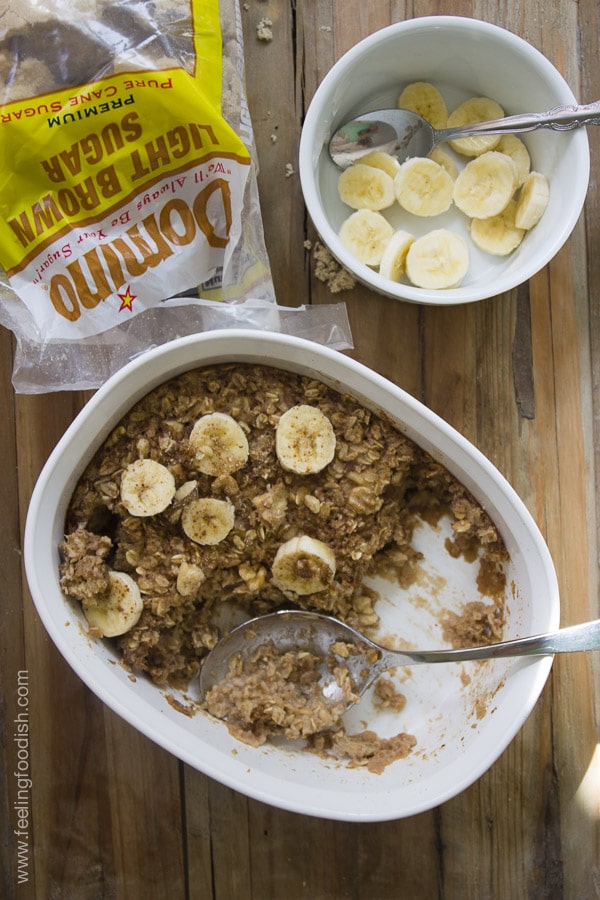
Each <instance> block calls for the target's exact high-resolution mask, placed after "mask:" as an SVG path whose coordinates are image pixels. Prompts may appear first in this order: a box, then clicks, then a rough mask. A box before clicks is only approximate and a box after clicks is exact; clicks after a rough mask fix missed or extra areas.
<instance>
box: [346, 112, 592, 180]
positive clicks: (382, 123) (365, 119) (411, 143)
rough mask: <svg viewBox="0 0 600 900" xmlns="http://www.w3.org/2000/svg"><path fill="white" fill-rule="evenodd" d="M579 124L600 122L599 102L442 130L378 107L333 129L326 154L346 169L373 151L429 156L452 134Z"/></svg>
mask: <svg viewBox="0 0 600 900" xmlns="http://www.w3.org/2000/svg"><path fill="white" fill-rule="evenodd" d="M583 125H600V101H598V102H596V103H588V104H587V105H585V106H557V107H555V108H554V109H551V110H548V112H545V113H523V114H521V115H517V116H507V117H506V118H504V119H492V120H491V121H489V122H475V123H474V124H472V125H463V126H462V127H456V128H443V129H436V128H433V126H432V125H430V124H429V122H428V121H427V120H426V119H424V118H423V117H422V116H419V115H417V113H414V112H411V111H410V110H408V109H377V110H375V111H374V112H368V113H362V114H361V115H360V116H359V117H358V118H356V119H352V120H351V121H350V122H346V124H345V125H342V127H341V128H338V130H337V131H336V132H335V134H334V135H333V137H332V138H331V140H330V141H329V154H330V156H331V159H332V160H333V162H334V163H335V164H336V166H339V168H340V169H346V168H348V166H350V165H352V163H355V162H359V161H360V158H361V157H362V156H366V154H367V153H370V152H371V151H372V150H383V151H385V152H387V153H391V154H392V155H393V156H395V157H397V159H398V161H399V162H403V161H404V160H405V159H408V158H409V157H412V156H428V155H429V153H431V151H432V150H433V148H434V147H435V145H436V144H439V143H442V142H444V141H450V140H453V139H455V138H464V137H475V136H478V135H482V134H516V133H518V132H522V131H535V130H536V129H537V128H552V129H554V131H572V130H573V129H574V128H581V127H582V126H583Z"/></svg>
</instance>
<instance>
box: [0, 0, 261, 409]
mask: <svg viewBox="0 0 600 900" xmlns="http://www.w3.org/2000/svg"><path fill="white" fill-rule="evenodd" d="M1 28H2V30H1V31H0V104H1V107H2V108H1V120H0V161H1V165H0V264H1V266H2V268H3V274H2V277H1V279H0V324H2V325H4V326H6V327H7V328H9V329H11V330H12V331H13V332H14V334H15V337H16V341H17V351H16V355H15V363H14V368H13V384H14V386H15V389H16V390H17V391H23V392H32V391H35V392H43V391H49V390H60V389H82V388H94V387H97V386H99V385H100V384H102V383H103V382H104V381H105V380H106V378H107V377H108V376H109V375H110V374H112V373H113V372H114V371H115V370H116V369H117V368H119V367H120V366H122V365H123V364H124V363H126V362H127V361H128V360H129V359H131V358H132V357H133V356H135V355H137V354H138V353H140V352H142V351H143V350H144V349H146V348H147V347H149V346H152V345H154V344H156V343H159V342H161V343H162V342H164V341H166V340H169V339H171V338H173V337H175V336H176V335H178V334H182V333H190V331H192V330H194V328H196V327H202V322H203V321H204V320H205V318H206V314H207V313H206V307H203V309H204V312H202V313H199V312H196V311H195V306H196V304H200V303H201V300H200V299H199V298H202V300H209V301H218V302H220V303H222V304H223V306H225V307H227V306H229V305H237V304H244V303H245V302H246V301H248V299H249V298H252V299H258V300H260V301H262V302H265V303H267V304H272V305H275V297H274V292H273V285H272V281H271V275H270V269H269V263H268V257H267V253H266V249H265V246H264V239H263V229H262V220H261V215H260V207H259V202H258V190H257V182H256V171H257V166H256V160H255V148H254V142H253V134H252V125H251V121H250V115H249V112H248V107H247V104H246V99H245V92H244V58H243V42H242V30H241V20H240V11H239V7H238V4H237V2H236V0H221V2H220V3H219V2H218V0H189V2H183V0H172V2H169V3H168V4H166V3H165V4H159V3H150V2H144V0H139V2H122V0H121V2H114V0H75V2H72V0H45V2H44V0H42V2H36V0H17V2H16V3H15V4H11V7H10V9H9V10H7V11H6V12H5V13H4V15H3V17H2V23H1ZM173 298H179V299H173Z"/></svg>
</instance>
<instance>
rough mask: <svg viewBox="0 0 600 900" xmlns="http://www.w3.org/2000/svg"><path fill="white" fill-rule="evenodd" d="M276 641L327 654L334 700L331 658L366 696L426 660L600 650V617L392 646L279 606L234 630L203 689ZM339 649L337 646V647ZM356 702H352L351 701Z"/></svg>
mask: <svg viewBox="0 0 600 900" xmlns="http://www.w3.org/2000/svg"><path fill="white" fill-rule="evenodd" d="M339 642H341V643H343V644H350V645H352V648H351V653H350V654H349V655H348V656H346V655H344V656H338V655H337V654H336V652H335V649H336V648H335V647H333V645H335V644H336V643H339ZM266 644H272V645H273V647H274V648H275V651H276V652H277V653H286V652H288V651H290V650H306V651H309V652H310V653H313V654H314V655H316V656H318V657H322V658H323V663H324V664H323V665H322V667H321V684H322V689H323V695H324V696H325V697H326V698H327V699H328V700H330V701H332V702H339V700H341V699H345V696H344V694H343V691H342V689H341V688H340V687H339V686H338V684H337V682H336V680H335V677H334V675H333V674H332V672H330V671H329V669H330V668H333V667H329V666H327V664H326V663H327V660H328V659H329V661H331V660H332V659H333V660H334V661H335V662H336V664H338V665H343V666H345V667H346V668H347V669H348V671H349V672H350V675H351V677H352V680H353V682H354V692H355V694H356V696H361V695H362V694H363V693H364V692H365V691H366V690H367V688H368V687H370V685H372V684H373V682H374V681H375V679H376V678H378V677H379V676H380V675H381V674H382V673H383V672H385V671H386V670H388V669H391V668H394V667H395V666H414V665H420V664H423V663H448V662H464V661H466V660H472V659H501V658H505V657H513V656H551V655H552V654H554V653H569V652H573V651H575V650H600V619H596V620H595V621H592V622H584V623H583V624H581V625H572V626H570V627H569V628H561V629H559V630H558V631H554V632H549V633H546V634H539V635H534V636H532V637H525V638H518V639H517V640H512V641H502V642H498V643H494V644H486V645H485V646H481V647H466V648H464V649H462V648H461V649H458V650H452V649H450V650H388V649H387V648H386V647H382V646H381V645H380V644H376V643H375V642H374V641H371V640H370V639H369V638H367V637H365V636H364V635H363V634H361V633H360V632H358V631H356V630H355V629H354V628H351V627H350V626H349V625H346V624H345V623H344V622H340V621H339V619H334V618H333V617H331V616H327V615H324V614H323V613H316V612H308V611H304V610H278V611H277V612H274V613H269V614H267V615H264V616H258V617H256V618H254V619H250V620H249V621H247V622H243V623H242V624H241V625H238V626H237V627H236V628H233V629H232V630H231V631H230V632H229V633H228V634H227V635H225V637H223V638H222V639H221V640H220V641H219V642H218V644H216V646H215V647H214V648H213V650H211V652H210V653H209V654H208V656H207V657H206V659H205V660H204V664H203V666H202V669H201V671H200V693H201V695H202V697H206V695H207V693H208V692H209V691H210V689H211V688H212V687H213V686H214V685H216V684H218V683H219V682H221V681H224V680H225V679H226V678H227V673H228V671H229V666H230V663H231V661H232V659H233V658H234V657H237V656H239V655H241V656H242V658H243V660H247V659H249V658H251V657H252V655H253V654H254V653H255V652H256V651H257V650H258V649H259V648H260V647H262V646H264V645H266ZM332 648H333V649H332ZM349 705H352V704H349Z"/></svg>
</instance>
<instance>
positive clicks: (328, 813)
mask: <svg viewBox="0 0 600 900" xmlns="http://www.w3.org/2000/svg"><path fill="white" fill-rule="evenodd" d="M231 361H238V362H254V363H266V364H271V365H274V366H277V367H279V368H281V369H287V370H289V371H292V372H299V373H303V374H310V375H311V376H315V375H318V376H319V377H320V378H321V379H322V380H323V381H325V382H327V383H328V384H330V385H332V386H334V387H336V388H340V387H341V388H343V389H345V390H348V391H349V392H351V393H352V394H354V395H355V396H356V397H358V398H360V399H361V400H362V401H363V402H364V403H365V404H366V405H368V406H370V407H372V408H374V409H376V410H381V409H383V410H385V411H386V412H387V413H388V414H389V415H390V416H391V417H392V419H393V420H394V421H395V422H396V423H397V424H398V427H399V428H400V429H402V431H404V432H405V433H406V434H407V435H408V436H409V437H411V438H413V439H414V440H416V441H417V442H418V443H419V444H421V445H422V446H423V447H424V448H425V449H426V450H428V451H430V452H431V453H432V454H433V455H434V456H435V457H436V458H437V459H439V460H440V461H441V462H442V463H443V464H445V465H446V466H447V467H448V468H449V469H450V470H451V471H452V472H453V473H454V474H455V475H456V476H457V477H458V478H460V479H461V480H462V481H463V483H464V484H465V485H466V486H467V487H468V488H469V489H470V490H471V491H472V493H473V494H474V495H475V496H476V497H477V499H478V500H479V501H480V502H482V503H483V505H484V506H485V507H486V509H487V510H488V511H489V513H490V515H491V516H492V518H493V519H494V520H495V522H496V524H497V526H498V527H499V529H500V532H501V534H502V536H503V538H504V540H505V542H506V545H507V547H508V550H509V552H510V554H511V559H512V561H511V564H510V566H509V569H508V572H507V575H508V579H507V583H508V585H509V589H508V592H509V595H508V598H507V610H508V612H507V617H508V621H507V625H506V629H505V632H506V637H517V636H520V635H526V634H531V633H539V632H543V631H547V630H550V629H553V628H555V627H557V626H558V622H559V600H558V591H557V584H556V577H555V573H554V569H553V565H552V561H551V559H550V556H549V553H548V550H547V548H546V545H545V543H544V541H543V540H542V538H541V536H540V533H539V532H538V529H537V528H536V526H535V524H534V522H533V521H532V518H531V516H530V515H529V513H528V512H527V510H526V508H525V507H524V505H523V503H522V502H521V501H520V500H519V498H518V497H517V496H516V495H515V493H514V491H513V490H512V488H511V487H510V486H509V485H508V484H507V482H506V481H505V480H504V479H503V478H502V476H501V475H500V474H499V473H498V471H497V470H496V469H495V468H494V467H493V466H492V465H491V464H490V462H489V461H488V460H487V459H486V458H485V457H484V456H482V454H481V453H479V451H477V450H476V449H475V448H474V447H473V446H471V445H470V444H469V443H468V442H467V441H466V440H465V439H464V438H463V437H461V436H460V435H459V434H458V433H457V432H455V431H454V430H453V429H452V428H450V426H449V425H447V424H446V423H444V422H443V421H442V420H441V419H439V418H438V417H437V416H436V415H434V414H433V413H432V412H430V411H429V410H428V409H427V408H426V407H424V406H423V405H422V404H420V403H419V402H417V401H416V400H415V399H413V398H412V397H411V396H409V395H408V394H406V393H405V392H403V391H402V390H400V389H399V388H398V387H396V386H394V385H393V384H391V383H390V382H389V381H387V380H386V379H384V378H382V377H381V376H379V375H377V374H375V373H374V372H372V371H371V370H369V369H367V368H365V367H364V366H362V365H361V364H359V363H357V362H355V361H353V360H352V359H350V358H347V357H345V356H344V355H342V354H340V353H338V352H336V351H333V350H329V349H328V348H326V347H323V346H321V345H319V344H315V343H312V342H308V341H305V340H303V339H300V338H294V337H288V336H284V335H279V334H269V335H261V334H258V333H257V332H255V331H244V330H240V331H238V330H234V331H229V330H227V331H214V332H209V333H205V334H201V335H194V336H191V337H185V338H180V339H178V340H175V341H173V342H171V343H169V344H166V345H164V346H161V347H158V348H156V349H154V350H151V351H149V352H148V353H146V354H145V355H143V356H142V357H140V358H138V359H137V360H135V361H134V362H132V363H130V364H129V365H127V366H125V367H124V368H123V369H122V370H121V371H120V372H118V373H117V374H116V375H114V376H113V377H112V378H111V379H110V380H109V381H108V382H106V384H105V385H104V386H103V387H102V388H100V390H99V391H98V392H97V393H96V394H95V395H94V397H93V398H92V399H91V400H90V401H89V402H88V404H87V406H85V408H84V409H83V410H82V412H81V413H80V414H79V415H78V416H77V418H76V419H75V421H74V422H73V424H72V425H71V427H70V428H69V429H68V430H67V432H66V433H65V435H64V437H63V438H62V439H61V440H60V442H59V443H58V445H57V447H56V449H55V450H54V451H53V453H52V455H51V456H50V458H49V459H48V462H47V463H46V465H45V467H44V469H43V472H42V473H41V475H40V478H39V480H38V483H37V485H36V487H35V490H34V493H33V496H32V499H31V504H30V508H29V513H28V517H27V524H26V531H25V548H24V553H25V566H26V571H27V578H28V581H29V585H30V589H31V593H32V596H33V599H34V602H35V604H36V607H37V610H38V612H39V615H40V617H41V619H42V621H43V623H44V625H45V627H46V628H47V630H48V632H49V634H50V636H51V637H52V639H53V641H54V642H55V643H56V645H57V647H58V649H59V650H60V652H61V653H62V654H63V656H64V657H65V659H66V660H67V662H68V663H69V664H70V665H71V666H72V668H73V669H74V670H75V672H76V673H77V674H78V675H79V676H80V678H81V679H82V680H83V681H84V682H85V683H86V684H87V685H88V686H89V687H90V688H91V689H92V690H93V691H94V692H95V693H96V694H97V695H98V697H100V699H101V700H103V701H104V702H105V703H106V704H107V705H108V706H109V707H111V708H112V709H113V710H114V711H115V712H116V713H118V714H119V715H120V716H122V717H123V718H124V719H126V720H127V721H128V722H129V723H131V724H132V725H133V726H134V727H136V728H138V729H139V730H140V731H141V732H143V733H144V734H145V735H147V736H148V737H149V738H151V739H152V740H154V741H156V742H157V743H158V744H160V745H161V746H162V747H164V748H166V749H167V750H169V751H170V752H171V753H173V754H175V755H176V756H177V757H179V758H180V759H182V760H183V761H184V762H186V763H188V764H189V765H191V766H194V767H195V768H197V769H199V770H201V771H202V772H204V773H206V774H207V775H209V776H211V777H213V778H215V779H217V780H218V781H220V782H222V783H224V784H226V785H228V786H230V787H232V788H235V789H236V790H238V791H241V792H242V793H245V794H247V795H249V796H251V797H254V798H256V799H258V800H261V801H263V802H265V803H270V804H272V805H274V806H278V807H282V808H284V809H288V810H293V811H295V812H300V813H307V814H310V815H315V816H321V817H325V818H332V819H340V820H350V821H380V820H386V819H394V818H401V817H403V816H409V815H412V814H414V813H418V812H421V811H423V810H426V809H429V808H432V807H435V806H437V805H438V804H440V803H442V802H443V801H445V800H447V799H449V798H450V797H453V796H454V795H456V794H458V793H459V792H460V791H462V790H463V789H464V788H466V787H467V786H468V785H470V784H471V783H472V782H474V781H475V780H476V779H477V778H478V777H479V776H480V775H481V774H482V773H483V772H485V771H486V770H487V769H488V768H489V766H491V765H492V763H493V762H494V761H495V760H496V758H497V757H498V756H499V755H500V754H501V753H502V751H503V750H504V748H505V747H506V746H507V744H508V743H509V742H510V741H511V740H512V738H513V737H514V735H515V734H516V733H517V731H518V730H519V729H520V727H521V725H522V724H523V722H524V721H525V719H526V718H527V716H528V714H529V712H530V711H531V709H532V707H533V706H534V704H535V702H536V700H537V698H538V696H539V694H540V691H541V690H542V687H543V685H544V683H545V681H546V678H547V676H548V673H549V671H550V665H551V659H550V658H539V659H537V660H532V659H529V660H524V659H521V660H503V661H500V660H497V661H494V662H491V663H485V664H478V663H468V664H465V665H463V664H450V665H448V664H442V665H436V666H415V667H413V668H412V670H411V671H410V674H409V673H407V672H402V673H400V675H399V677H400V678H401V679H402V683H401V688H402V690H403V692H404V693H405V694H406V695H407V698H408V701H407V704H406V707H405V710H404V711H403V712H402V713H401V714H396V715H392V714H390V713H381V712H379V713H376V712H375V711H374V710H373V709H372V708H371V707H370V705H369V703H368V701H367V702H365V703H364V704H363V703H361V704H360V706H359V707H356V708H355V711H354V713H353V715H354V724H355V725H356V727H357V729H358V730H360V724H359V723H360V721H361V720H363V719H365V718H366V719H368V721H369V725H371V726H372V727H374V728H375V729H376V730H377V731H378V732H379V733H380V734H381V735H383V736H385V735H390V734H395V733H397V732H399V731H402V730H405V731H408V732H410V733H412V734H414V735H415V736H416V738H417V742H418V743H417V747H416V749H415V750H414V751H413V753H412V754H411V755H410V756H409V757H407V758H406V759H403V760H399V761H397V762H395V763H394V764H393V765H391V766H389V767H387V768H386V769H385V771H384V772H383V774H381V775H373V774H370V773H369V772H368V771H366V770H363V769H355V770H350V769H348V768H346V767H345V766H344V765H343V764H336V763H333V762H331V761H329V762H326V761H324V760H322V759H320V758H319V757H317V756H315V755H312V754H309V753H306V752H303V751H301V750H299V749H296V748H293V747H289V746H288V747H281V746H271V745H267V746H265V747H261V748H260V749H253V748H251V747H249V746H246V745H244V744H241V743H239V742H237V741H235V740H234V739H233V738H232V737H231V735H230V734H229V732H228V730H227V728H226V726H225V725H224V724H223V723H222V722H219V721H217V720H215V719H212V718H211V717H209V716H208V715H205V714H203V713H198V714H197V715H195V716H194V717H192V718H188V717H187V716H186V715H183V714H182V713H180V712H177V711H176V710H175V709H174V708H173V706H172V705H170V704H169V703H168V702H167V699H166V697H167V694H168V693H171V694H175V695H176V696H178V697H179V699H180V700H181V701H182V702H184V703H185V702H187V701H186V700H185V698H184V697H183V696H182V695H178V694H177V692H175V691H168V690H165V689H161V688H158V687H157V686H155V685H153V684H152V683H151V682H150V681H149V680H148V679H146V678H145V677H141V676H140V677H138V678H137V679H136V680H135V682H132V681H131V680H130V679H129V677H128V674H127V672H126V671H124V669H123V668H122V667H120V666H119V665H114V662H115V660H116V659H117V656H116V655H115V652H114V651H113V649H112V648H111V647H110V646H109V645H108V643H107V642H102V641H98V640H93V639H90V637H89V636H88V635H87V634H86V627H85V623H84V619H83V617H82V615H81V610H80V609H78V608H75V605H73V604H71V603H69V602H67V601H66V600H65V598H64V597H63V596H62V594H61V591H60V587H59V582H58V563H59V557H58V550H57V547H58V544H59V541H60V540H61V538H62V535H63V523H64V518H65V511H66V507H67V504H68V502H69V498H70V496H71V493H72V491H73V488H74V485H75V483H76V481H77V479H78V478H79V476H80V475H81V473H82V471H83V469H84V467H85V465H86V464H87V463H88V461H89V460H90V458H91V457H92V455H93V454H94V452H95V450H96V449H97V448H98V446H99V445H100V443H101V442H102V441H103V440H104V438H105V437H106V436H107V434H108V433H109V432H110V430H111V429H112V428H113V427H114V426H115V424H116V423H117V422H118V421H119V419H120V418H121V417H122V416H123V414H124V413H125V412H126V411H127V410H128V409H129V408H130V407H131V406H132V404H133V403H134V402H135V401H137V400H138V399H139V398H141V397H142V396H143V395H145V394H146V393H147V392H148V391H149V390H151V389H152V388H153V387H155V386H156V385H158V384H160V383H162V382H163V381H165V380H166V379H168V378H170V377H172V376H175V375H177V374H180V373H181V372H183V371H186V370H188V369H190V368H194V367H196V366H202V365H205V364H207V365H208V364H213V363H218V362H231ZM417 541H418V543H419V546H421V547H422V548H423V550H424V551H425V554H426V564H425V566H424V571H423V578H422V579H420V581H421V586H420V587H419V586H418V585H417V586H416V588H415V589H416V591H417V594H416V595H412V594H411V592H410V591H409V592H403V591H401V590H400V589H399V588H397V587H394V586H393V585H392V584H391V583H390V582H381V584H380V585H379V587H380V588H381V593H382V599H381V601H380V612H381V615H382V619H383V626H382V628H383V631H384V633H387V634H390V633H395V634H399V633H401V634H402V635H403V636H404V637H405V638H407V639H408V640H410V641H411V642H413V645H414V646H421V647H424V646H434V645H435V644H436V642H439V640H440V638H439V636H437V637H436V636H435V620H434V616H435V613H436V612H437V611H439V609H440V608H441V607H450V608H454V607H457V606H458V604H459V603H460V602H461V601H462V602H464V600H465V599H468V598H472V597H474V596H477V595H476V594H475V586H474V583H473V579H474V577H475V571H474V570H475V567H474V566H472V565H470V564H468V563H464V564H462V563H460V562H459V561H456V560H451V559H450V557H449V554H448V553H447V552H446V551H445V549H444V546H443V541H444V534H443V532H437V531H435V530H434V529H427V528H424V529H423V530H422V531H419V532H418V533H417ZM439 579H442V580H444V581H445V586H444V588H443V590H442V591H441V592H439V594H437V595H436V591H435V588H434V585H435V583H436V582H437V583H439ZM423 584H425V588H426V589H427V590H428V591H429V590H430V594H429V603H428V605H425V604H424V603H423V597H422V595H419V591H421V593H422V591H423V590H424V587H423ZM437 645H438V646H439V643H437ZM465 672H466V673H467V674H468V675H469V676H470V678H471V682H470V684H466V683H465V679H464V674H465ZM194 693H195V687H194V686H192V687H191V688H190V690H189V691H188V692H187V694H188V696H189V695H191V696H194ZM482 709H486V710H487V714H485V715H481V711H482Z"/></svg>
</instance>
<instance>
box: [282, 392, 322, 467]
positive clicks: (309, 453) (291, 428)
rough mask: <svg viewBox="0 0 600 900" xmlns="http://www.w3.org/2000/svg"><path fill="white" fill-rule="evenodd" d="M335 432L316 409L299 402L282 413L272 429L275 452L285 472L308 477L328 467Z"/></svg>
mask: <svg viewBox="0 0 600 900" xmlns="http://www.w3.org/2000/svg"><path fill="white" fill-rule="evenodd" d="M335 445H336V439H335V432H334V430H333V425H332V424H331V422H330V420H329V419H328V418H327V416H326V415H325V414H324V413H322V412H321V410H320V409H318V408H317V407H316V406H307V405H305V404H303V403H300V404H299V405H298V406H292V407H290V409H288V410H286V411H285V412H284V413H283V415H282V416H281V418H280V419H279V422H278V423H277V428H276V430H275V452H276V453H277V459H278V460H279V462H280V464H281V465H282V466H283V468H284V469H286V470H287V471H288V472H296V474H298V475H312V474H314V473H315V472H320V471H321V470H322V469H324V468H325V466H328V465H329V463H330V462H331V460H332V459H333V457H334V455H335Z"/></svg>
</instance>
